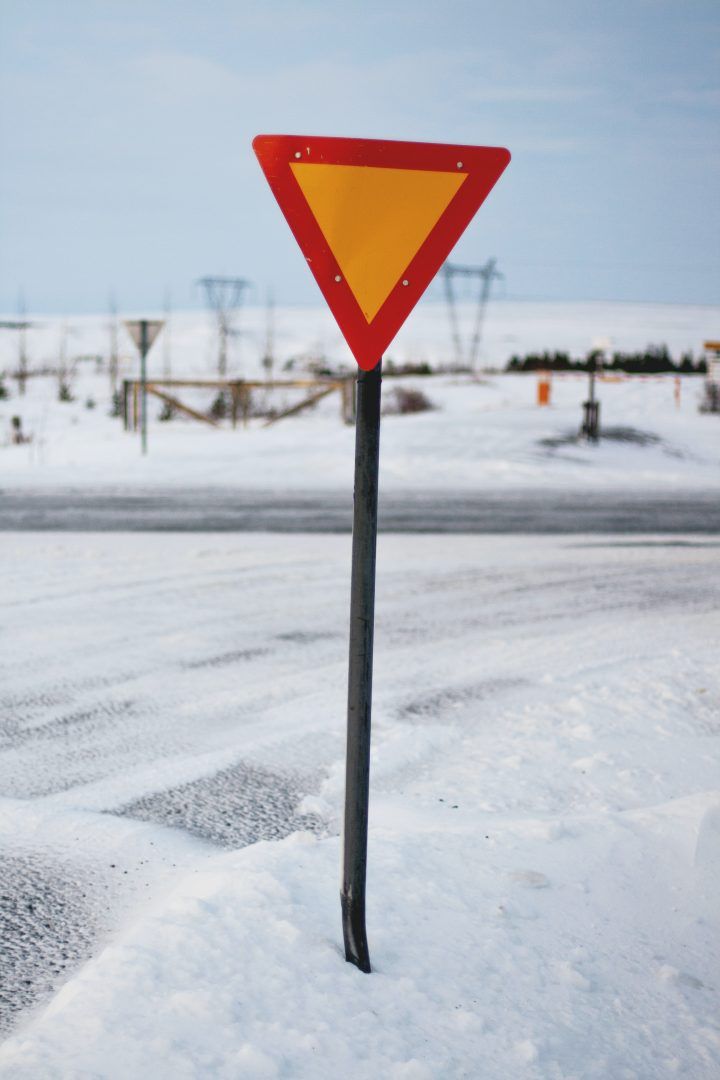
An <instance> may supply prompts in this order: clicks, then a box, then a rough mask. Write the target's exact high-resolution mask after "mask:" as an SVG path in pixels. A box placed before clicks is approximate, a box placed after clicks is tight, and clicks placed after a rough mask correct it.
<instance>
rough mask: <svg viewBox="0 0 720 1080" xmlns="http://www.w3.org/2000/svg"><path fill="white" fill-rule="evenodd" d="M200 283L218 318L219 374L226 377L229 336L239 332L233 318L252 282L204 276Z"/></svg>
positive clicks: (209, 304)
mask: <svg viewBox="0 0 720 1080" xmlns="http://www.w3.org/2000/svg"><path fill="white" fill-rule="evenodd" d="M198 285H202V287H203V288H204V290H205V295H206V297H207V303H208V307H209V308H210V310H211V311H214V312H215V316H216V318H217V327H218V374H219V375H220V376H221V378H224V377H225V375H227V357H228V338H229V337H230V336H231V335H235V334H237V330H236V329H235V328H234V326H233V319H234V317H235V314H236V312H238V311H239V310H240V307H241V305H242V300H243V294H244V292H245V290H246V289H247V288H248V286H249V285H250V282H249V281H246V280H245V278H237V277H204V278H200V280H199V281H198Z"/></svg>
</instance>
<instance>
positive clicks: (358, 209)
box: [290, 162, 467, 323]
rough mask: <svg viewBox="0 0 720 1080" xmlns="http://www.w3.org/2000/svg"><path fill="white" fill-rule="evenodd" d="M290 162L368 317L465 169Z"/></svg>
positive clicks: (392, 285)
mask: <svg viewBox="0 0 720 1080" xmlns="http://www.w3.org/2000/svg"><path fill="white" fill-rule="evenodd" d="M290 168H291V169H292V171H293V173H294V175H295V179H296V180H297V182H298V184H299V185H300V188H301V189H302V193H303V195H304V196H305V198H306V199H307V201H308V205H309V206H310V209H311V210H312V212H313V214H314V216H315V220H316V221H317V223H318V225H319V226H320V229H321V230H322V232H323V235H324V236H325V239H326V240H327V242H328V245H329V247H330V250H331V251H332V253H333V255H334V256H335V258H336V260H337V263H338V266H339V267H340V270H341V272H342V274H343V277H344V278H345V280H346V281H347V283H348V285H349V286H350V288H351V289H352V292H353V295H354V296H355V299H356V300H357V302H358V304H359V305H360V308H361V310H362V312H363V314H364V316H365V318H366V319H367V321H368V322H369V323H370V322H372V320H373V319H374V318H375V316H376V315H377V313H378V311H379V310H380V308H381V307H382V306H383V304H384V303H385V301H386V300H387V298H388V296H389V295H390V293H391V292H392V290H393V289H394V288H395V286H396V285H397V283H398V281H399V280H400V279H401V278H402V276H403V274H404V273H405V271H406V270H407V268H408V265H409V264H410V263H411V262H412V260H413V258H414V257H415V255H416V254H417V253H418V251H419V250H420V248H421V247H422V245H423V243H424V241H425V240H426V239H427V237H428V236H429V234H430V232H431V231H432V229H433V227H434V226H435V225H436V224H437V221H438V219H439V218H440V215H441V214H442V213H443V211H444V210H445V209H446V208H447V206H448V205H449V203H450V202H451V200H452V198H453V196H454V195H455V193H456V192H457V190H458V189H459V187H460V185H461V184H462V183H463V181H464V180H465V178H466V176H467V173H463V172H452V173H451V172H435V171H430V170H424V169H386V168H376V167H374V166H368V165H320V164H318V165H315V164H310V163H308V162H302V163H297V164H296V163H291V165H290Z"/></svg>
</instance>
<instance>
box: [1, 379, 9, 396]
mask: <svg viewBox="0 0 720 1080" xmlns="http://www.w3.org/2000/svg"><path fill="white" fill-rule="evenodd" d="M9 397H10V394H9V393H8V388H7V386H6V385H5V376H4V375H0V401H5V399H6V398H9Z"/></svg>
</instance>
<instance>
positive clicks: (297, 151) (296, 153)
mask: <svg viewBox="0 0 720 1080" xmlns="http://www.w3.org/2000/svg"><path fill="white" fill-rule="evenodd" d="M295 157H296V158H301V157H302V154H301V153H300V151H299V150H296V151H295Z"/></svg>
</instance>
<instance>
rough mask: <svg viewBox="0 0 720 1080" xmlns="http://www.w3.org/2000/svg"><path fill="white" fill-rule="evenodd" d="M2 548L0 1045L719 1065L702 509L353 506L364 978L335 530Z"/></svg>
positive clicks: (712, 624)
mask: <svg viewBox="0 0 720 1080" xmlns="http://www.w3.org/2000/svg"><path fill="white" fill-rule="evenodd" d="M497 392H498V393H502V392H503V391H502V390H498V391H497ZM527 415H528V417H530V416H535V415H536V414H535V413H533V412H532V411H531V409H530V406H529V405H528V409H527ZM668 415H669V416H671V415H672V413H669V414H668ZM405 419H407V418H402V422H403V423H404V422H405ZM409 419H410V421H411V422H412V418H409ZM400 422H401V421H400V420H398V424H399V423H400ZM338 431H339V432H341V429H340V428H339V427H338ZM242 437H244V436H242V435H241V436H240V438H242ZM0 553H1V555H2V560H3V565H5V566H13V567H21V568H22V573H18V574H12V575H10V576H7V575H6V578H5V582H4V586H3V591H2V597H1V598H0V603H1V604H2V607H3V626H4V635H3V650H2V655H1V657H0V687H1V689H0V699H1V701H0V707H1V715H2V718H3V741H4V745H3V749H2V751H0V790H1V791H2V796H3V797H2V800H1V801H0V835H1V839H2V850H3V855H2V859H3V890H2V892H3V900H4V904H5V911H4V915H3V918H4V920H5V935H6V936H5V940H6V941H7V943H8V946H9V947H8V949H7V950H6V953H5V957H4V963H3V965H2V975H1V976H0V978H1V979H2V986H0V1011H1V1012H2V1024H3V1026H4V1029H5V1030H6V1031H7V1032H8V1037H7V1039H6V1041H5V1042H4V1044H3V1046H2V1048H1V1049H0V1075H2V1076H3V1077H12V1078H28V1080H30V1078H32V1080H39V1078H51V1077H52V1078H60V1077H62V1078H66V1077H73V1078H75V1077H77V1078H80V1077H102V1078H105V1077H108V1078H118V1080H120V1078H122V1080H125V1078H130V1077H140V1076H147V1077H153V1078H158V1080H163V1078H167V1080H170V1078H172V1080H176V1078H178V1077H198V1078H206V1077H228V1078H230V1077H233V1078H235V1077H248V1078H255V1077H287V1078H293V1080H296V1078H313V1080H316V1078H321V1077H322V1078H325V1077H348V1078H357V1080H360V1078H362V1080H375V1078H378V1077H383V1078H385V1077H387V1078H391V1080H448V1078H453V1080H454V1078H460V1077H467V1078H473V1080H474V1078H478V1077H482V1078H483V1080H507V1078H508V1077H523V1078H525V1077H527V1078H543V1080H544V1078H552V1080H554V1078H558V1080H560V1078H569V1077H573V1078H585V1077H587V1078H591V1077H592V1078H602V1080H608V1078H613V1080H615V1078H623V1080H631V1078H636V1080H651V1078H652V1080H654V1078H660V1077H663V1078H664V1077H669V1076H683V1077H689V1078H692V1080H711V1078H715V1077H717V1076H718V1074H719V1072H720V1027H719V1026H718V995H719V994H720V980H719V978H718V971H720V946H719V943H718V930H719V929H720V919H719V917H718V906H717V895H718V890H719V889H720V783H719V777H720V771H719V767H720V740H719V738H718V736H719V735H720V719H719V717H720V669H719V668H718V664H717V636H718V631H720V619H719V618H718V601H720V576H719V575H718V559H719V555H720V550H719V548H718V542H717V541H716V540H714V539H712V538H707V537H706V538H693V537H685V538H683V539H677V538H674V539H673V540H672V541H669V540H667V539H663V538H662V537H648V538H642V539H639V538H637V537H634V538H633V539H632V540H628V539H627V538H614V539H613V538H608V537H602V538H599V537H573V538H547V537H544V538H519V537H509V538H508V537H500V538H498V537H493V538H491V537H463V536H449V537H448V536H443V537H438V536H411V537H408V536H404V537H401V536H393V535H383V536H381V538H380V544H379V557H378V574H379V578H378V610H377V636H376V650H377V652H376V676H375V713H374V756H373V772H372V792H371V832H370V875H369V886H368V890H369V891H368V899H369V912H368V928H369V936H370V947H371V957H372V960H373V963H374V967H375V971H374V973H373V974H372V975H370V976H366V975H362V974H361V973H359V972H358V971H357V970H356V969H355V968H353V967H351V966H350V965H347V964H345V963H344V961H343V959H342V956H341V934H340V918H339V914H340V913H339V898H338V878H339V840H338V836H337V831H338V819H339V813H340V807H341V799H342V755H343V740H344V711H345V702H344V697H345V677H346V647H347V605H348V591H349V590H348V579H349V574H348V570H349V553H350V541H349V537H346V536H334V537H333V536H322V535H314V536H311V537H310V536H300V535H299V536H278V535H257V534H253V535H250V534H236V535H232V536H227V535H225V536H219V535H211V534H206V535H199V534H194V535H192V536H182V535H173V534H169V535H145V536H138V535H128V534H114V535H74V534H62V535H60V534H58V535H52V534H46V535H42V536H41V535H33V534H12V533H6V534H4V535H2V536H0ZM256 841H257V842H256Z"/></svg>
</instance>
